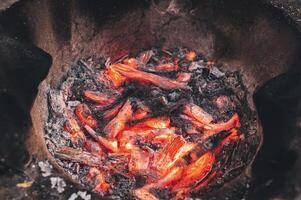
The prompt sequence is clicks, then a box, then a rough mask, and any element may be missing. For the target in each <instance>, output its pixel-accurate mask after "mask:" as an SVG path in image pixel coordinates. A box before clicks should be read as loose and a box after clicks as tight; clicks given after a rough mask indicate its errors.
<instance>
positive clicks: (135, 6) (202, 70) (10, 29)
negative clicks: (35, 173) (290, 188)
mask: <svg viewBox="0 0 301 200" xmlns="http://www.w3.org/2000/svg"><path fill="white" fill-rule="evenodd" d="M8 2H9V1H8ZM8 6H9V4H5V5H4V8H1V9H6V11H3V12H2V13H1V15H0V25H1V27H3V31H4V32H5V37H3V38H4V39H3V40H0V42H3V43H4V44H5V45H6V46H5V49H14V51H12V52H16V51H17V52H18V51H19V52H20V55H23V53H24V55H25V56H23V57H22V56H15V55H19V54H18V53H15V54H11V55H12V56H11V57H10V56H9V55H7V54H2V53H1V54H0V55H1V56H0V61H1V64H2V65H3V66H8V67H7V69H6V68H4V69H5V70H4V72H5V73H2V74H1V75H2V78H1V81H0V86H1V87H3V88H5V89H3V91H4V94H9V95H10V96H9V99H11V98H14V97H18V98H16V99H18V101H11V102H12V104H18V105H17V106H15V107H14V109H10V108H5V111H7V110H12V111H15V110H16V109H15V108H16V107H17V108H19V107H21V108H22V109H23V110H24V112H25V113H26V115H24V116H25V117H23V116H21V117H23V118H24V120H23V121H27V122H28V123H27V126H28V127H31V126H32V129H31V130H30V131H29V134H28V135H27V136H26V137H25V136H24V137H19V138H18V140H21V141H22V144H23V143H24V140H25V139H22V138H26V140H27V147H26V149H27V150H28V152H29V157H30V158H31V159H32V160H31V162H29V163H31V164H32V165H37V162H38V161H36V160H35V159H38V160H48V161H50V163H51V164H52V165H53V166H54V168H55V169H56V170H57V173H58V174H57V175H58V176H62V177H66V180H70V181H71V182H73V183H75V184H77V185H78V186H79V187H82V188H84V189H85V190H87V191H89V192H92V191H94V192H95V194H96V195H97V196H98V197H104V198H113V199H170V198H175V199H177V198H178V199H181V198H186V197H192V198H194V197H195V198H204V199H211V198H213V199H225V198H229V199H242V198H246V195H247V191H248V190H249V188H250V184H251V181H252V179H255V182H253V183H254V184H253V185H252V184H251V189H250V191H251V192H252V194H251V197H253V198H254V199H258V198H259V197H260V191H261V190H262V188H268V187H269V185H274V184H278V186H279V187H276V188H274V189H273V191H272V192H271V193H270V191H269V192H266V194H265V195H266V196H269V195H270V194H272V196H273V195H274V194H275V191H277V192H278V191H279V193H281V192H280V191H282V190H278V189H279V188H282V187H281V185H282V183H283V184H286V183H287V185H289V184H290V183H291V182H289V181H291V180H295V179H298V178H295V179H294V177H293V176H291V178H289V181H288V180H287V179H285V177H286V173H287V172H288V169H290V168H289V166H291V167H292V166H294V158H295V157H294V156H292V155H295V154H294V153H290V151H289V149H291V141H292V138H293V137H286V136H284V134H283V133H284V132H286V131H287V130H294V131H295V130H296V129H293V128H291V129H285V128H283V127H288V126H289V124H292V123H293V122H295V121H294V120H295V119H291V118H289V117H287V116H286V115H283V112H278V109H280V108H279V102H280V101H282V100H283V99H284V100H283V102H281V103H280V105H281V106H282V105H283V107H281V110H288V111H289V110H291V109H289V106H294V107H297V106H296V105H297V104H296V102H298V97H296V95H292V96H293V97H291V96H289V98H290V99H289V100H287V99H286V98H284V97H283V98H282V99H281V100H279V101H278V96H279V95H280V94H282V93H280V92H279V91H282V92H283V93H285V91H290V90H291V89H292V88H295V87H296V88H297V85H298V84H297V81H296V80H298V73H297V72H298V71H300V70H299V69H298V67H299V64H300V63H301V62H300V61H301V60H300V56H299V54H300V47H301V42H300V40H299V35H300V33H299V31H298V30H297V29H296V27H298V26H297V25H295V24H292V23H291V21H290V22H289V21H288V20H287V18H285V17H284V15H283V13H281V12H280V11H279V10H277V9H275V8H274V7H271V6H270V4H267V3H265V2H261V1H258V2H257V1H256V2H254V1H248V0H243V1H215V0H213V1H194V0H184V1H180V0H162V1H157V0H142V1H140V0H137V1H136V0H135V1H117V0H116V1H115V0H113V1H106V0H104V1H96V0H95V1H94V0H92V1H88V2H87V1H84V0H74V1H68V2H61V1H50V0H44V1H22V0H21V1H18V2H17V3H15V4H14V5H13V6H12V7H10V8H9V9H7V7H8ZM0 30H1V31H2V29H0ZM23 43H27V44H28V43H29V44H34V45H36V46H38V47H39V48H41V49H40V50H39V51H34V50H31V49H30V48H27V46H26V45H23ZM7 44H8V45H7ZM19 44H22V45H19ZM16 45H17V47H18V48H16ZM18 45H19V46H18ZM11 47H13V48H11ZM0 50H1V52H2V49H0ZM21 50H22V51H21ZM42 50H43V51H45V52H47V56H48V57H47V56H45V55H46V54H43V53H45V52H43V51H42ZM3 52H5V51H3ZM21 52H22V54H21ZM13 55H14V56H15V57H13ZM43 56H45V58H44V57H43ZM7 57H9V59H7ZM28 57H29V58H30V59H29V60H30V61H28V59H27V58H28ZM40 57H41V58H42V59H41V58H40ZM50 57H51V58H52V62H51V59H49V58H50ZM25 58H26V59H25ZM32 58H33V59H32ZM46 58H47V59H46ZM22 59H23V60H24V61H26V62H24V64H25V65H26V66H31V67H32V68H30V70H21V71H22V72H21V73H20V72H19V73H16V72H15V71H13V70H10V69H15V70H16V71H17V69H19V68H18V67H16V66H21V65H22V64H21V65H20V63H23V62H21V61H22ZM31 59H32V60H31ZM18 61H20V62H18ZM37 63H39V64H37ZM50 65H51V68H50V70H49V73H48V75H47V77H46V78H45V80H43V82H42V83H41V84H40V86H39V92H38V94H37V96H36V98H35V100H34V104H33V106H32V107H31V102H32V98H33V97H34V96H35V93H34V92H32V91H33V90H34V89H35V88H36V85H37V83H36V82H37V81H36V79H39V80H41V79H42V77H45V74H46V71H47V69H46V68H47V67H49V66H50ZM36 66H41V68H43V70H41V68H40V70H35V67H36ZM282 73H287V75H286V76H284V77H286V78H283V79H285V80H283V79H282V78H281V77H282V76H281V77H280V78H275V79H273V78H274V77H277V76H279V75H280V74H282ZM3 74H4V75H3ZM16 74H20V75H18V76H16ZM27 74H28V75H27ZM291 74H294V75H291ZM12 76H16V78H13V79H10V78H8V77H12ZM25 77H34V79H32V80H30V78H28V79H26V78H25ZM24 80H27V81H24ZM28 80H30V81H28ZM269 80H272V81H270V82H269ZM33 82H34V83H33ZM284 85H285V86H284ZM7 88H9V89H7ZM0 89H2V88H0ZM1 91H2V90H1ZM296 91H297V89H296ZM1 94H2V93H1ZM20 97H21V98H20ZM253 97H255V99H253ZM20 99H22V100H21V101H20ZM8 101H9V100H6V101H5V102H8ZM275 102H276V103H275ZM284 105H285V106H284ZM257 110H258V113H257ZM29 112H30V113H31V118H30V119H29V118H28V114H29ZM296 112H297V111H296ZM271 113H275V114H273V116H271ZM258 114H259V115H258ZM15 116H18V111H15V112H13V113H12V114H11V118H12V119H14V118H15ZM26 116H27V117H26ZM278 116H279V117H278ZM296 116H297V114H296ZM21 117H20V118H21ZM290 117H291V116H290ZM259 119H260V120H259ZM280 119H283V120H280ZM2 121H3V122H4V126H3V127H6V126H8V125H6V124H5V120H2ZM2 121H1V122H2ZM20 121H22V120H20ZM260 121H261V122H262V123H261V124H262V125H261V124H260ZM295 124H296V123H295ZM295 124H294V126H296V125H295ZM12 126H13V125H12ZM20 126H21V125H20ZM261 126H262V127H263V131H264V134H262V127H261ZM8 127H9V126H8ZM16 127H17V126H16ZM278 127H281V128H278ZM291 127H293V126H291ZM26 128H27V127H26ZM24 129H25V128H24V127H23V129H22V131H20V132H22V133H24V132H26V131H24ZM5 130H11V131H13V129H11V128H7V129H5ZM292 132H293V131H292ZM7 135H9V134H7ZM292 135H293V134H292ZM262 138H265V139H264V141H263V147H262V148H261V149H262V150H261V151H259V154H258V155H257V151H258V150H260V147H261V143H262ZM14 140H16V139H15V138H14ZM283 141H285V142H283ZM298 141H299V140H298ZM295 143H296V144H298V142H297V141H295V142H294V144H295ZM275 146H277V147H279V151H277V153H276V152H275V149H274V148H275ZM9 148H12V147H8V145H7V144H4V145H3V149H9ZM20 149H22V150H23V149H25V147H24V148H20ZM11 152H14V150H12V151H11ZM18 152H19V150H18ZM284 152H287V154H286V153H284ZM10 155H12V154H10ZM271 155H273V156H274V157H273V156H271ZM296 155H299V154H298V153H297V154H296ZM7 157H12V156H7ZM284 157H286V158H288V159H284ZM256 158H257V159H256ZM270 158H273V160H272V161H271V162H270ZM254 159H255V161H254ZM275 160H276V161H275ZM253 161H254V162H253ZM1 162H2V161H1ZM18 163H19V162H18ZM269 163H274V164H271V165H270V164H269ZM275 163H276V164H275ZM277 163H281V166H282V168H279V169H278V168H277V169H276V170H273V165H275V166H276V167H277V166H278V165H277ZM284 163H285V164H284ZM28 166H29V165H26V167H25V169H24V170H28V168H29V167H28ZM41 166H43V168H45V165H41ZM46 166H47V165H46ZM253 166H255V168H254V167H253ZM270 166H271V170H270V168H269V167H270ZM22 167H23V165H22ZM22 167H21V168H22ZM286 167H287V168H286ZM254 169H255V170H254ZM22 170H23V169H22ZM22 170H19V171H22ZM295 171H296V170H295ZM295 171H293V172H295ZM252 172H254V173H253V174H252ZM266 172H269V173H266ZM27 174H28V173H27ZM295 174H298V173H295ZM279 177H281V178H279ZM295 177H298V176H295ZM38 180H39V179H38V178H34V179H33V180H32V182H33V184H35V185H33V187H32V188H33V189H32V190H34V188H35V189H36V188H39V189H37V190H38V191H39V192H35V191H34V192H32V193H34V196H35V195H36V194H38V197H37V198H42V199H43V198H45V196H48V195H50V194H49V193H48V192H45V187H44V189H43V188H42V187H39V181H38ZM52 180H54V179H52ZM55 180H59V179H55ZM0 182H1V181H0ZM294 184H295V183H294ZM42 185H43V184H42ZM68 185H69V184H68ZM25 186H28V185H26V184H25V185H24V184H21V185H20V187H25ZM46 187H47V186H46ZM277 188H278V189H277ZM286 188H287V187H286ZM296 188H297V184H296ZM283 190H284V189H283ZM285 190H286V189H285ZM296 190H297V189H296ZM16 191H20V190H16ZM21 191H24V190H21ZM25 191H27V190H25ZM59 191H61V190H59ZM277 192H276V193H277ZM42 193H43V194H42ZM268 193H269V194H268ZM40 194H42V195H40ZM81 194H82V193H81ZM0 195H1V190H0ZM11 195H14V194H11ZM43 195H45V196H43ZM63 195H65V196H64V197H62V199H66V198H68V197H70V196H71V193H63ZM29 196H31V195H29ZM50 196H51V195H50ZM57 196H60V197H61V194H59V195H57ZM57 196H55V197H57ZM258 196H259V197H258ZM275 196H277V195H274V197H275ZM284 196H285V195H284ZM292 196H293V195H292ZM10 197H11V196H10ZM13 197H15V196H13ZM13 197H11V198H13ZM35 197H36V196H35ZM277 197H279V196H277Z"/></svg>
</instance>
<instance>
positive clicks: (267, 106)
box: [0, 0, 301, 199]
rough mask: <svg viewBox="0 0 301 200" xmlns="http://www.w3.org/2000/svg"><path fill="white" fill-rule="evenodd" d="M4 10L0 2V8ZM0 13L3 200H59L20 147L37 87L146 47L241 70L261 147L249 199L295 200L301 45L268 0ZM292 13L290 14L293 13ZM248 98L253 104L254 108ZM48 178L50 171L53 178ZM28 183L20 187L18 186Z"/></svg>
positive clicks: (32, 4)
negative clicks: (88, 61)
mask: <svg viewBox="0 0 301 200" xmlns="http://www.w3.org/2000/svg"><path fill="white" fill-rule="evenodd" d="M0 5H1V3H0ZM5 5H9V1H8V2H7V4H6V3H3V8H2V11H1V13H0V43H1V45H0V97H1V98H0V124H1V126H0V132H1V140H0V143H1V145H0V172H1V173H0V176H1V179H0V196H3V197H5V198H7V199H11V198H16V199H18V198H21V199H22V198H23V197H28V198H29V199H31V198H38V199H43V198H46V197H48V198H50V197H51V198H53V199H57V198H59V199H65V198H67V197H69V196H70V195H71V194H72V193H73V192H77V191H78V190H79V189H77V188H74V187H73V186H72V184H71V183H68V185H67V186H66V191H65V192H64V193H58V192H56V191H55V190H48V188H47V187H50V182H49V178H47V177H43V176H41V174H40V172H39V167H38V161H39V159H38V158H37V157H36V155H35V154H33V153H32V152H33V151H32V146H28V145H26V144H27V143H26V141H27V140H28V138H29V137H30V133H31V131H32V123H34V122H33V121H32V120H31V117H30V110H31V107H32V104H33V101H34V98H35V96H36V94H37V89H38V85H39V83H40V82H41V81H42V80H43V79H44V78H45V77H46V75H47V74H48V73H49V74H50V78H49V77H48V81H49V82H53V83H52V84H56V83H55V79H54V78H51V77H54V76H56V75H57V74H58V73H63V72H64V71H66V70H67V69H68V67H69V65H70V64H71V63H72V62H73V61H74V60H77V59H79V58H82V57H86V56H89V55H98V54H99V55H103V56H106V57H111V59H112V60H117V59H119V58H120V57H122V56H123V55H126V54H128V53H133V52H134V53H135V52H139V51H140V50H141V49H146V48H149V47H152V46H160V47H161V46H163V47H166V48H167V47H173V46H176V45H179V46H185V47H189V48H191V49H194V50H196V51H199V52H202V53H203V54H204V55H205V56H206V57H208V58H210V59H213V60H217V61H219V62H222V63H224V66H225V67H226V68H228V69H227V70H239V71H241V73H242V74H243V79H244V82H245V84H246V87H247V89H248V91H249V92H250V93H252V94H253V101H254V106H255V107H256V109H257V111H258V113H259V118H260V121H261V123H262V127H263V144H262V147H261V149H260V151H259V153H258V155H257V157H256V159H255V161H254V163H253V169H252V181H251V184H250V187H249V191H248V194H247V199H276V198H279V199H294V198H298V197H299V198H300V184H301V174H300V172H299V170H298V169H299V168H300V166H301V162H300V153H301V151H300V149H299V144H300V142H301V140H300V137H299V131H300V127H301V121H300V116H301V101H300V90H301V74H300V64H301V63H300V62H301V57H300V52H301V40H300V35H301V33H300V31H299V30H298V25H297V24H296V22H295V21H294V20H293V19H291V18H290V17H289V16H288V15H287V14H286V13H285V12H284V11H283V10H280V9H278V8H275V7H273V6H272V4H270V2H263V1H251V0H240V1H239V0H234V1H233V0H232V1H228V0H222V1H220V0H212V1H196V0H184V1H180V0H162V1H161V0H142V1H140V0H139V1H138V0H134V1H118V0H113V1H108V0H104V1H96V0H89V1H86V0H73V1H59V0H39V1H38V0H31V1H26V0H24V1H23V0H20V1H17V2H16V3H14V4H13V5H11V6H10V7H5ZM296 8H297V7H296ZM253 101H252V100H251V102H253ZM53 173H54V174H55V173H57V172H53ZM25 181H27V182H28V181H34V182H33V185H32V186H31V187H24V188H22V186H21V188H20V187H19V186H20V185H19V186H17V184H18V183H20V182H25Z"/></svg>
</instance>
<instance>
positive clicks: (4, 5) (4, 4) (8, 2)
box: [0, 0, 19, 11]
mask: <svg viewBox="0 0 301 200" xmlns="http://www.w3.org/2000/svg"><path fill="white" fill-rule="evenodd" d="M18 1H19V0H2V1H1V2H0V11H3V10H6V9H8V8H9V7H10V6H12V5H13V4H14V3H16V2H18Z"/></svg>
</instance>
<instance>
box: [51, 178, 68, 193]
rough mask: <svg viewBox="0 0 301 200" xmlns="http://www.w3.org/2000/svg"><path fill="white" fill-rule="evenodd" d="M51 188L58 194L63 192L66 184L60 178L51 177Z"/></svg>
mask: <svg viewBox="0 0 301 200" xmlns="http://www.w3.org/2000/svg"><path fill="white" fill-rule="evenodd" d="M50 181H51V188H55V189H56V190H57V191H58V192H59V193H62V192H64V191H65V187H66V186H67V184H66V182H65V181H64V180H63V179H62V178H60V177H51V178H50Z"/></svg>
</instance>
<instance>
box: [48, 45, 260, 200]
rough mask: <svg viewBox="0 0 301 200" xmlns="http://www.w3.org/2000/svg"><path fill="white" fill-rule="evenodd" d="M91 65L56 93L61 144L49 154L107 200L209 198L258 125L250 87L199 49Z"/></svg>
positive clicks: (54, 122) (54, 121)
mask: <svg viewBox="0 0 301 200" xmlns="http://www.w3.org/2000/svg"><path fill="white" fill-rule="evenodd" d="M86 62H88V63H84V62H83V61H81V62H80V67H77V68H73V69H72V70H71V72H70V73H69V77H68V78H67V79H66V80H64V82H63V84H62V86H61V88H60V89H58V90H57V89H52V90H51V91H50V92H49V94H48V95H49V98H50V102H51V106H50V108H49V110H50V113H52V114H51V115H50V117H49V119H48V125H47V127H46V130H47V131H48V134H49V135H50V136H49V137H51V135H52V134H53V132H54V130H56V134H58V137H59V141H60V143H57V144H55V146H56V148H54V149H53V147H51V146H48V148H49V149H50V151H51V152H52V153H54V155H55V157H56V159H57V160H58V163H59V164H60V165H61V166H63V167H64V168H65V169H66V170H67V171H69V172H70V173H73V174H75V175H76V176H77V177H78V181H79V182H81V183H82V184H83V185H85V186H88V187H92V188H93V191H95V192H97V193H99V194H101V195H103V196H109V195H112V194H114V195H119V196H120V197H123V196H124V195H125V196H127V198H132V197H133V198H139V199H142V200H149V199H154V200H155V199H160V192H159V191H165V193H167V195H168V197H169V198H173V197H174V198H178V199H180V198H185V197H189V196H191V195H192V194H194V193H197V192H200V191H201V190H204V189H206V188H208V187H210V184H211V183H214V181H216V179H217V178H220V177H222V176H223V175H224V172H225V171H226V170H227V169H228V168H229V166H228V165H229V162H226V161H224V160H223V159H224V157H227V156H228V157H229V160H230V157H231V156H232V155H231V153H229V151H227V148H230V149H231V148H232V149H235V148H236V147H235V146H237V145H238V144H239V143H240V142H242V141H243V140H244V139H245V138H246V137H247V136H248V134H249V133H248V130H249V129H250V128H251V127H252V126H254V124H255V123H256V119H255V117H254V116H255V115H254V113H252V111H251V110H250V109H249V107H248V105H247V103H246V101H244V100H245V99H244V98H245V95H244V96H243V97H238V96H236V94H235V93H236V92H237V90H239V92H240V95H241V94H244V93H246V92H245V90H244V88H243V85H242V84H241V83H239V84H237V83H236V84H233V83H231V82H229V81H228V80H232V81H233V77H232V79H231V76H232V75H233V73H232V74H230V73H229V74H228V75H223V76H220V74H223V73H222V72H221V71H219V69H217V68H216V67H215V66H213V65H214V62H212V61H211V62H206V61H205V60H204V58H202V56H201V55H197V54H196V52H195V51H188V50H186V49H175V50H174V51H168V50H162V51H159V50H150V51H146V52H143V53H141V54H140V55H138V56H137V57H136V58H134V57H129V58H125V59H123V60H122V61H120V62H118V63H114V64H111V65H109V66H106V67H105V66H104V65H103V68H102V69H99V68H98V69H96V68H93V64H91V63H92V61H91V60H87V61H86ZM209 65H210V66H209ZM213 68H214V70H213V71H210V70H212V69H213ZM217 71H218V72H219V73H218V75H216V74H215V73H216V72H217ZM234 85H235V86H234ZM235 87H239V88H238V89H237V88H235ZM58 108H59V110H60V111H61V113H59V112H57V111H56V110H57V109H58ZM241 119H244V121H243V120H241ZM246 120H247V121H249V122H248V123H245V122H246ZM49 127H50V128H49ZM58 127H61V129H60V128H59V129H57V128H58ZM242 130H244V131H243V132H242ZM66 133H67V134H66ZM63 138H64V139H63ZM66 138H67V139H66ZM228 154H229V155H228ZM253 154H254V151H253ZM232 157H233V156H232ZM222 158H223V159H222ZM249 162H251V160H246V161H245V163H242V164H241V166H247V164H248V163H249ZM68 163H71V165H70V164H68ZM73 164H77V165H76V166H77V167H76V169H75V168H74V167H73ZM78 164H79V165H78ZM78 167H80V168H78ZM120 177H123V178H120ZM122 184H125V185H122ZM215 185H216V183H215ZM124 188H128V189H124Z"/></svg>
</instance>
